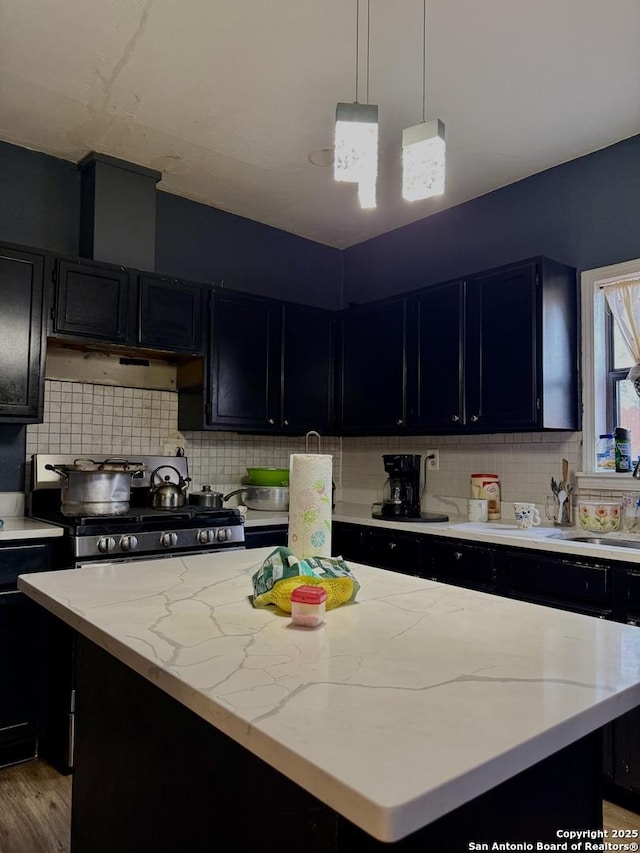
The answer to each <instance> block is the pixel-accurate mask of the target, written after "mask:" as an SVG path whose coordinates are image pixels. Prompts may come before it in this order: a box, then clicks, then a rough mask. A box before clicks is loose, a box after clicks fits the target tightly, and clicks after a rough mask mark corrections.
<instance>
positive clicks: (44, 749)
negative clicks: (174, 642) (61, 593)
mask: <svg viewBox="0 0 640 853" xmlns="http://www.w3.org/2000/svg"><path fill="white" fill-rule="evenodd" d="M80 456H81V454H75V455H66V456H62V455H56V456H51V455H44V454H36V455H35V456H33V457H32V470H31V490H30V492H29V494H28V496H27V513H28V515H30V516H32V517H33V518H38V519H41V520H43V521H47V522H49V523H50V524H56V525H59V526H61V527H63V528H64V530H65V535H64V536H63V537H62V538H61V540H58V541H59V542H60V548H59V558H58V560H59V568H61V569H64V568H67V569H80V570H82V568H83V567H84V566H88V565H98V564H104V565H105V566H107V565H108V564H110V563H114V562H131V563H132V564H134V563H135V561H138V560H157V559H159V558H164V557H183V556H192V555H200V554H208V553H212V552H214V551H215V552H219V551H222V550H234V549H238V548H244V547H245V536H244V516H243V515H242V514H241V513H240V512H239V510H237V509H217V510H216V509H210V508H207V507H201V506H199V505H195V504H194V505H192V504H189V503H188V502H187V503H185V504H184V505H183V506H176V507H171V508H169V509H162V508H154V507H153V506H151V503H152V484H151V481H150V478H151V477H152V475H153V473H154V472H155V471H157V470H158V469H162V481H164V477H165V476H169V477H170V478H174V479H175V480H176V481H180V480H182V481H186V480H187V478H188V474H189V471H188V462H187V458H186V457H184V456H170V457H166V456H138V455H136V459H135V462H136V463H141V465H142V466H144V471H143V473H142V475H141V476H135V477H132V480H131V490H130V500H129V506H128V508H127V510H126V512H124V513H123V512H120V513H118V514H116V515H77V516H70V515H65V514H63V512H62V508H61V507H62V499H61V498H62V496H61V477H60V475H59V474H57V473H55V471H52V470H50V469H49V468H47V467H46V466H48V465H57V466H66V465H73V464H74V462H75V461H76V459H77V458H79V457H80ZM47 633H48V637H47V648H48V661H47V673H48V674H47V681H48V685H47V713H46V720H47V723H46V726H45V730H44V731H43V732H42V735H41V738H40V749H39V751H40V754H41V755H42V756H43V757H44V758H46V759H47V760H48V761H50V762H51V763H52V764H53V765H54V766H55V767H57V768H58V770H60V771H61V772H69V771H70V770H71V769H72V768H73V747H74V731H75V704H76V696H75V675H74V666H75V663H74V661H75V635H74V632H73V631H72V630H71V629H70V628H69V627H68V626H66V625H64V624H63V623H62V622H60V621H59V620H57V619H55V617H53V616H50V617H48V627H47Z"/></svg>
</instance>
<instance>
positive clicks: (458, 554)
mask: <svg viewBox="0 0 640 853" xmlns="http://www.w3.org/2000/svg"><path fill="white" fill-rule="evenodd" d="M453 559H454V560H461V559H462V553H461V552H460V551H454V552H453Z"/></svg>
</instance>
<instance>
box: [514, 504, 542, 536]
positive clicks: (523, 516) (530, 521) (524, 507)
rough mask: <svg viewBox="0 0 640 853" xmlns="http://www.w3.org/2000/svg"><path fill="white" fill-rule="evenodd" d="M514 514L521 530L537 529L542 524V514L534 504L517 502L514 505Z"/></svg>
mask: <svg viewBox="0 0 640 853" xmlns="http://www.w3.org/2000/svg"><path fill="white" fill-rule="evenodd" d="M513 514H514V516H515V519H516V521H517V522H518V527H519V528H520V529H521V530H526V529H527V528H529V527H537V526H538V525H539V524H540V513H539V512H538V510H537V509H536V505H535V504H534V503H524V502H523V501H517V502H515V503H514V505H513Z"/></svg>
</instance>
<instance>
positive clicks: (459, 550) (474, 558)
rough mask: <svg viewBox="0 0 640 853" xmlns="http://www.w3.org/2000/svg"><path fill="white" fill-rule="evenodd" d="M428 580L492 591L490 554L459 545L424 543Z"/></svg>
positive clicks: (493, 581) (453, 543)
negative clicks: (428, 571)
mask: <svg viewBox="0 0 640 853" xmlns="http://www.w3.org/2000/svg"><path fill="white" fill-rule="evenodd" d="M425 549H426V551H427V553H428V557H429V559H428V561H427V562H428V565H429V566H430V577H433V578H434V580H438V581H444V582H445V583H452V584H455V585H456V586H464V587H469V588H472V589H483V590H491V589H493V587H494V583H495V574H494V568H493V551H492V549H490V548H482V547H479V546H477V545H467V544H466V543H463V542H460V541H457V540H456V541H442V540H438V541H436V540H432V539H431V538H429V539H427V541H426V542H425Z"/></svg>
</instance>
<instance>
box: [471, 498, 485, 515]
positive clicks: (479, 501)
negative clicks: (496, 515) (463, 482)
mask: <svg viewBox="0 0 640 853" xmlns="http://www.w3.org/2000/svg"><path fill="white" fill-rule="evenodd" d="M488 520H489V501H488V500H487V499H486V498H470V499H469V521H488Z"/></svg>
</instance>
